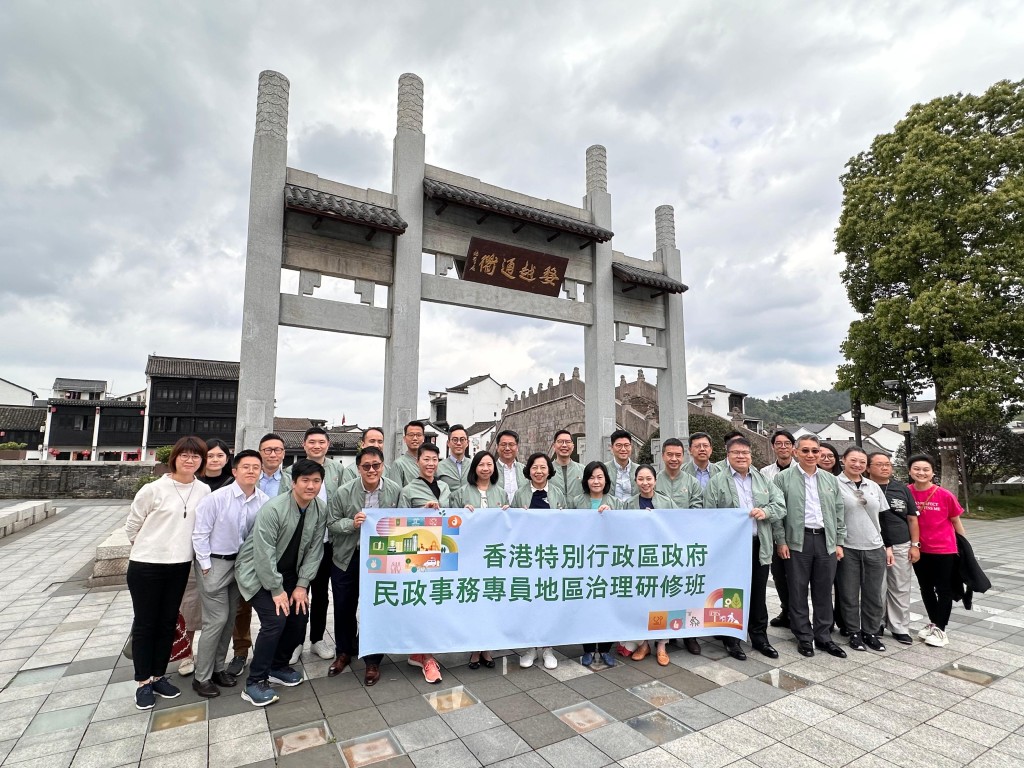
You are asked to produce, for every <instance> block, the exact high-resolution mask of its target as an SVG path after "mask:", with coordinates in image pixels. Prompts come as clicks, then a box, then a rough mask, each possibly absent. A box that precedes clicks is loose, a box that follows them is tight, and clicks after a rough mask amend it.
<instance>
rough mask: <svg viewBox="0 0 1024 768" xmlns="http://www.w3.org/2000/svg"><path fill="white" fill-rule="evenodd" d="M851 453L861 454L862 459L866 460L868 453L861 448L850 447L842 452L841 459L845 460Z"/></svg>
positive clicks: (857, 446) (856, 446)
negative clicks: (862, 455)
mask: <svg viewBox="0 0 1024 768" xmlns="http://www.w3.org/2000/svg"><path fill="white" fill-rule="evenodd" d="M851 453H863V454H864V457H865V458H867V455H868V452H867V451H865V450H864V449H863V448H861V447H860V446H859V445H851V446H850V447H849V448H847V449H846V450H845V451H843V458H844V459H845V458H846V457H847V456H849V455H850V454H851Z"/></svg>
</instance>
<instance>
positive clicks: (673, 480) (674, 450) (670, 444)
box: [654, 437, 704, 509]
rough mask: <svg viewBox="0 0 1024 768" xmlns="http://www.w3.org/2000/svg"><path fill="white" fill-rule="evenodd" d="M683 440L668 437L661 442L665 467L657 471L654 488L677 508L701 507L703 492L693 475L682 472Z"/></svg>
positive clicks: (702, 504) (662, 459)
mask: <svg viewBox="0 0 1024 768" xmlns="http://www.w3.org/2000/svg"><path fill="white" fill-rule="evenodd" d="M683 456H684V452H683V441H682V440H680V439H679V438H678V437H669V438H667V439H666V440H665V442H663V443H662V444H661V461H662V463H663V464H664V465H665V469H664V470H662V471H661V472H659V473H658V482H657V484H656V485H655V486H654V489H655V490H656V491H658V492H659V493H664V494H665V495H666V496H668V497H669V498H670V499H672V503H673V504H675V505H676V507H678V508H679V509H701V508H702V507H703V506H704V492H703V490H702V489H701V487H700V483H699V482H697V478H696V477H694V476H693V475H690V474H687V473H686V472H683Z"/></svg>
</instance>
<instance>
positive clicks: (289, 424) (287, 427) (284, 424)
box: [274, 416, 313, 433]
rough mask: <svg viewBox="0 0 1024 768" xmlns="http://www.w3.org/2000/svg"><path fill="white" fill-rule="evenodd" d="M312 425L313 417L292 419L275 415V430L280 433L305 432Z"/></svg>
mask: <svg viewBox="0 0 1024 768" xmlns="http://www.w3.org/2000/svg"><path fill="white" fill-rule="evenodd" d="M312 426H313V420H312V419H290V418H286V417H284V416H275V417H274V431H275V432H278V433H280V432H295V431H301V432H305V431H306V430H307V429H309V428H310V427H312Z"/></svg>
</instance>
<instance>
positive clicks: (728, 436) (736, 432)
mask: <svg viewBox="0 0 1024 768" xmlns="http://www.w3.org/2000/svg"><path fill="white" fill-rule="evenodd" d="M734 437H743V433H742V432H740V431H739V430H738V429H730V430H729V431H728V432H726V433H725V437H723V438H722V442H723V443H728V442H729V441H730V440H732V439H733V438H734ZM710 439H711V438H710V437H709V438H708V440H710Z"/></svg>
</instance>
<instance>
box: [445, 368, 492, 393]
mask: <svg viewBox="0 0 1024 768" xmlns="http://www.w3.org/2000/svg"><path fill="white" fill-rule="evenodd" d="M489 378H491V376H490V374H488V373H485V374H484V375H483V376H474V377H473V378H471V379H466V380H465V381H464V382H462V383H461V384H456V385H455V386H454V387H448V389H447V391H448V392H459V391H461V390H464V389H468V388H469V387H472V386H473V385H474V384H479V383H480V382H481V381H484V380H486V379H489Z"/></svg>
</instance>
